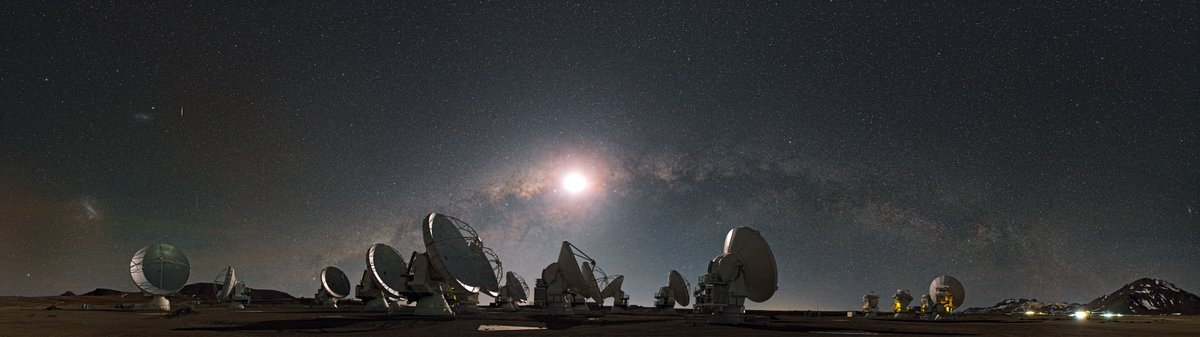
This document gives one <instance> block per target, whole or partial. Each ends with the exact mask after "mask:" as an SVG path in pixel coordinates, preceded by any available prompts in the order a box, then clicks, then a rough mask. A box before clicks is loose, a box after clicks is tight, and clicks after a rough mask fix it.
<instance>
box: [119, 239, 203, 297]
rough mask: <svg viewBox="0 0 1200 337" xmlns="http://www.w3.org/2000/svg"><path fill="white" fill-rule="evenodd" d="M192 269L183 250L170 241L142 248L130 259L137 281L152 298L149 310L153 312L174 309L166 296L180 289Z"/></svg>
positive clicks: (130, 272) (131, 272) (132, 275)
mask: <svg viewBox="0 0 1200 337" xmlns="http://www.w3.org/2000/svg"><path fill="white" fill-rule="evenodd" d="M191 271H192V266H191V264H189V263H188V260H187V256H186V255H184V254H183V251H182V250H179V248H175V246H172V245H170V244H166V243H155V244H152V245H149V246H145V247H142V249H139V250H138V251H137V253H134V254H133V260H132V261H130V262H129V275H130V276H131V277H133V284H135V285H137V287H138V288H139V289H141V290H142V292H143V293H145V294H146V295H148V296H151V297H152V298H151V299H150V303H149V304H147V305H146V310H150V311H171V302H170V301H167V298H166V296H170V295H174V294H175V293H177V292H179V289H182V288H183V286H184V284H186V283H187V280H188V276H190V274H191Z"/></svg>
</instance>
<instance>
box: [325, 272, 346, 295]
mask: <svg viewBox="0 0 1200 337" xmlns="http://www.w3.org/2000/svg"><path fill="white" fill-rule="evenodd" d="M321 289H323V290H325V292H326V293H329V295H331V296H333V297H336V298H345V297H346V296H350V278H349V277H346V273H344V272H342V270H341V269H338V267H333V266H329V267H325V268H324V269H321Z"/></svg>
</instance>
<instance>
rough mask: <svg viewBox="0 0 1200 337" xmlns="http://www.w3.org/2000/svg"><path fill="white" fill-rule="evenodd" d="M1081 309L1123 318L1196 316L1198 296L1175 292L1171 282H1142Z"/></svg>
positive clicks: (1185, 292) (1153, 280)
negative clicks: (1177, 314)
mask: <svg viewBox="0 0 1200 337" xmlns="http://www.w3.org/2000/svg"><path fill="white" fill-rule="evenodd" d="M1084 307H1085V308H1087V309H1088V310H1091V311H1099V312H1111V313H1114V314H1126V315H1130V314H1132V315H1161V314H1173V313H1182V314H1185V315H1194V314H1200V296H1196V295H1195V294H1192V293H1189V292H1187V291H1184V290H1183V289H1179V287H1176V286H1175V285H1174V284H1172V283H1171V282H1167V281H1163V280H1159V279H1152V278H1143V279H1139V280H1137V281H1133V282H1132V283H1129V284H1126V285H1125V286H1123V287H1121V288H1120V289H1117V291H1114V292H1113V293H1111V294H1108V295H1104V296H1101V297H1100V298H1097V299H1095V300H1093V301H1091V302H1088V304H1086V305H1084Z"/></svg>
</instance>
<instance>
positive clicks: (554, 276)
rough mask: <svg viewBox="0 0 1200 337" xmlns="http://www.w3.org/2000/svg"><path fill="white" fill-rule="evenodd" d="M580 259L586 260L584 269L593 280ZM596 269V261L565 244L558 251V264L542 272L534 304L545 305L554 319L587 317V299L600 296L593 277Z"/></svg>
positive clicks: (553, 264)
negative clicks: (575, 315)
mask: <svg viewBox="0 0 1200 337" xmlns="http://www.w3.org/2000/svg"><path fill="white" fill-rule="evenodd" d="M576 258H580V259H583V260H584V265H582V267H585V268H587V269H588V270H587V273H586V274H587V275H588V276H589V277H585V276H584V275H585V273H584V271H582V270H580V267H581V265H580V264H579V260H578V259H576ZM595 266H596V260H595V259H592V258H591V257H590V256H588V255H587V254H585V253H583V251H582V250H580V249H579V248H578V247H575V245H572V244H571V242H568V241H563V243H562V247H561V248H560V249H559V250H558V261H556V262H554V263H551V264H550V265H548V266H546V268H545V269H542V278H540V279H538V281H537V288H536V289H535V290H534V303H535V304H539V305H545V307H546V311H547V314H549V315H550V316H570V315H574V314H587V313H588V312H589V309H588V306H587V302H586V300H587V298H596V297H599V296H600V294H599V290H596V289H598V287H597V284H596V282H595V275H594V274H593V272H594V271H595Z"/></svg>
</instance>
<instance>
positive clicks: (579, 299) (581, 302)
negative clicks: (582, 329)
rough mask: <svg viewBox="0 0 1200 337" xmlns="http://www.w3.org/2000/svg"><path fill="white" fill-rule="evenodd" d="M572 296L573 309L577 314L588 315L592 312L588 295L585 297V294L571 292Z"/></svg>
mask: <svg viewBox="0 0 1200 337" xmlns="http://www.w3.org/2000/svg"><path fill="white" fill-rule="evenodd" d="M570 297H571V311H574V312H575V314H576V315H587V314H589V313H591V309H589V308H588V305H587V298H586V297H583V295H579V294H571V295H570Z"/></svg>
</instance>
